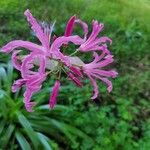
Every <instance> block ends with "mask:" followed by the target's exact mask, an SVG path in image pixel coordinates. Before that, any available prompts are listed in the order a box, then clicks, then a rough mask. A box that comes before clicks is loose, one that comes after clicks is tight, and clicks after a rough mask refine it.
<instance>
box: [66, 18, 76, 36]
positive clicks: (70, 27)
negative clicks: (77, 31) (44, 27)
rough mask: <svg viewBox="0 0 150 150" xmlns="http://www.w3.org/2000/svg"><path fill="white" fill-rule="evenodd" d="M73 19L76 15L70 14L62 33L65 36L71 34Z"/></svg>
mask: <svg viewBox="0 0 150 150" xmlns="http://www.w3.org/2000/svg"><path fill="white" fill-rule="evenodd" d="M75 20H76V15H74V16H72V17H71V18H70V19H69V21H68V22H67V26H66V29H65V34H64V35H65V36H70V35H71V34H72V31H73V27H74V23H75Z"/></svg>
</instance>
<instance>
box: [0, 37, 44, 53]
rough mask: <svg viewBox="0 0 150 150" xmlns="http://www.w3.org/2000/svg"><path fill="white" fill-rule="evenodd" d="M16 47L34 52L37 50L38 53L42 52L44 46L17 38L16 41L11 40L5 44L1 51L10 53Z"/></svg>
mask: <svg viewBox="0 0 150 150" xmlns="http://www.w3.org/2000/svg"><path fill="white" fill-rule="evenodd" d="M15 48H25V49H28V50H30V51H32V52H36V53H41V52H42V49H43V47H42V46H39V45H37V44H34V43H32V42H28V41H22V40H15V41H11V42H9V43H8V44H6V45H5V46H3V47H2V48H1V51H2V52H5V53H10V52H11V51H12V50H14V49H15Z"/></svg>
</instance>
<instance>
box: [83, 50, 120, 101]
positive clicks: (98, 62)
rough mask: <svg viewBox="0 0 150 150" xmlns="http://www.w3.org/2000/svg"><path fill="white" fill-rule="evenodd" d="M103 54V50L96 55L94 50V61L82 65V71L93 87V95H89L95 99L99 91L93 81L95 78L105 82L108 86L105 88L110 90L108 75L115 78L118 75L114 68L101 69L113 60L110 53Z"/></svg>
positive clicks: (110, 84)
mask: <svg viewBox="0 0 150 150" xmlns="http://www.w3.org/2000/svg"><path fill="white" fill-rule="evenodd" d="M105 55H106V53H105V52H103V53H102V54H101V55H98V54H97V53H96V52H94V54H93V56H94V61H93V62H91V63H89V64H85V65H84V66H83V72H84V73H85V74H86V75H87V77H88V78H89V79H90V80H91V83H92V85H93V88H94V95H93V96H92V97H91V98H92V99H95V98H96V97H97V96H98V93H99V92H98V86H97V83H96V81H95V79H96V78H97V79H99V80H101V81H102V82H104V83H105V84H107V86H108V88H107V90H108V92H111V90H112V83H111V81H109V80H108V79H107V78H108V77H111V78H115V77H116V76H117V75H118V73H117V72H116V71H114V70H109V71H106V70H103V67H106V66H107V65H109V64H110V63H112V62H113V61H114V60H113V56H112V55H106V56H105Z"/></svg>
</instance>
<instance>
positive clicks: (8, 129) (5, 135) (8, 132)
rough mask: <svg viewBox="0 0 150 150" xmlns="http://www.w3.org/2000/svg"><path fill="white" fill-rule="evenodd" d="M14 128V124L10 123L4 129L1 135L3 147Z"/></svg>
mask: <svg viewBox="0 0 150 150" xmlns="http://www.w3.org/2000/svg"><path fill="white" fill-rule="evenodd" d="M14 129H15V126H14V125H12V124H10V125H9V127H8V128H7V129H6V130H5V133H4V134H3V137H2V145H3V147H6V146H7V144H8V143H9V140H10V137H11V135H12V133H13V131H14Z"/></svg>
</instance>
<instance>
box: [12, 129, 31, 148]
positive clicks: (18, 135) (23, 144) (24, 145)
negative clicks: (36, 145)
mask: <svg viewBox="0 0 150 150" xmlns="http://www.w3.org/2000/svg"><path fill="white" fill-rule="evenodd" d="M15 135H16V139H17V141H18V143H19V144H20V146H21V148H22V150H31V146H30V144H29V143H28V141H27V140H26V139H25V137H24V136H23V135H22V134H21V133H20V132H18V131H17V132H16V134H15Z"/></svg>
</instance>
